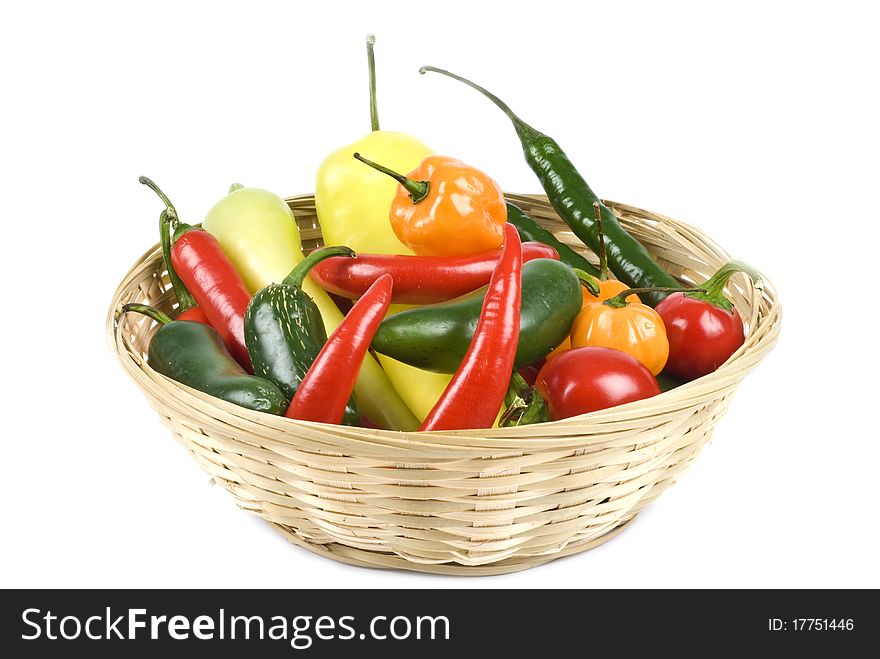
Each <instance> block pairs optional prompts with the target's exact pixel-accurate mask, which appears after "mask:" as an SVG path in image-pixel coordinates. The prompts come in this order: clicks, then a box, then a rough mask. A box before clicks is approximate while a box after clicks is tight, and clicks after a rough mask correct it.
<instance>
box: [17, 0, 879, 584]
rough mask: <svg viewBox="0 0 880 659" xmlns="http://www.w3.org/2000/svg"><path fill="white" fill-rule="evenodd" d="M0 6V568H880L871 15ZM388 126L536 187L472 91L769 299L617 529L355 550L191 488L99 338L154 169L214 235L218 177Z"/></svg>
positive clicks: (270, 182)
mask: <svg viewBox="0 0 880 659" xmlns="http://www.w3.org/2000/svg"><path fill="white" fill-rule="evenodd" d="M660 4H661V3H656V5H655V3H647V2H644V3H634V2H619V3H613V6H612V3H601V4H600V3H593V2H589V3H588V2H571V3H563V2H550V1H546V0H545V1H543V2H529V3H525V2H505V3H499V4H497V5H494V4H490V3H478V2H473V1H469V2H456V1H454V0H447V1H446V2H443V3H436V4H432V3H407V4H404V3H400V2H394V3H384V2H378V1H377V0H371V2H364V3H353V2H352V3H345V4H342V3H330V2H320V3H318V2H315V3H308V5H306V3H290V2H287V3H282V2H277V3H266V2H249V3H224V2H211V3H207V2H205V3H196V2H190V3H179V2H151V3H144V2H138V3H134V2H125V3H115V2H114V3H111V2H107V3H97V2H85V3H56V4H49V3H43V2H32V3H15V8H10V7H6V8H5V9H4V15H3V20H2V23H0V55H2V62H3V67H2V74H0V75H2V95H3V101H2V104H0V113H2V121H0V131H2V143H0V153H2V156H0V157H2V172H0V175H2V178H0V180H2V190H3V195H2V207H0V208H2V214H3V221H2V242H0V244H2V247H3V259H2V264H3V265H2V267H3V282H4V285H5V293H6V294H5V296H4V306H5V311H4V312H3V322H2V323H0V332H2V346H3V347H2V354H3V358H2V364H3V366H2V372H3V385H2V390H3V396H2V397H3V407H2V409H3V418H2V427H3V430H2V447H3V450H2V456H0V465H2V478H0V488H2V498H0V501H2V520H3V522H2V536H3V541H2V543H0V584H2V586H22V587H37V586H116V587H135V586H146V587H152V586H234V587H239V586H240V587H245V586H253V587H305V586H313V587H349V586H355V587H359V586H381V587H384V586H396V587H414V588H434V587H437V588H445V587H464V586H467V587H479V588H493V587H507V586H523V587H530V586H559V587H567V586H582V587H600V586H604V587H643V586H647V587H654V586H667V587H678V586H697V587H704V586H705V587H709V586H712V587H715V586H719V587H720V586H731V587H741V586H766V587H782V586H793V587H800V586H822V587H825V586H848V587H859V586H873V587H878V586H880V569H878V559H877V556H878V552H880V543H878V489H877V479H878V474H880V450H878V441H877V440H878V435H880V433H878V430H877V421H876V419H877V412H878V404H877V396H878V392H880V387H878V385H877V383H878V379H880V376H878V367H880V364H878V356H877V350H878V349H877V346H878V333H880V324H878V320H880V318H878V313H877V303H876V301H875V300H876V299H877V296H878V295H880V291H878V290H876V288H875V287H876V286H877V282H878V278H877V276H876V272H877V269H878V268H880V264H878V263H877V259H876V250H877V248H878V229H877V224H878V220H880V217H878V210H877V209H878V204H877V199H876V196H877V194H878V174H880V171H878V169H880V168H878V152H880V139H878V116H880V106H878V102H877V96H876V90H877V62H878V61H880V52H878V46H877V41H878V40H877V34H876V26H877V21H876V17H875V16H873V15H872V13H871V12H870V11H869V10H868V9H866V7H869V6H870V3H848V2H833V3H830V2H829V3H826V4H825V5H817V4H813V3H806V2H798V3H794V2H792V3H784V2H758V3H752V2H739V3H730V4H729V6H728V8H727V9H720V8H717V7H715V6H714V5H715V3H711V6H710V3H680V2H674V3H662V5H663V6H662V7H661V6H660ZM368 31H372V32H375V33H376V34H377V36H378V45H377V62H378V67H379V104H380V114H381V119H382V124H383V127H384V128H388V129H397V130H403V131H407V132H410V133H412V134H414V135H417V136H419V137H420V138H421V139H422V140H424V141H425V142H427V143H428V144H429V145H431V146H432V148H434V149H435V150H436V151H438V152H442V153H447V154H454V155H456V156H458V157H460V158H461V159H463V160H464V161H466V162H469V163H471V164H474V165H477V166H479V167H481V168H483V169H485V170H487V171H488V172H490V173H491V174H493V175H494V177H495V178H496V179H497V180H498V181H499V182H500V183H501V185H502V187H503V188H504V189H505V190H510V191H523V192H537V191H539V186H538V183H537V181H536V180H535V178H534V176H533V174H532V173H531V171H530V170H529V169H528V167H527V166H526V164H525V162H524V161H523V159H522V156H521V153H520V150H519V146H518V143H517V140H516V138H515V135H514V133H513V131H512V129H511V127H510V125H509V124H508V123H507V122H506V120H505V118H504V117H503V115H501V113H500V112H499V111H498V110H496V109H495V108H493V107H492V106H491V105H490V104H489V103H488V102H487V101H485V100H484V99H482V98H481V97H479V96H478V95H476V94H475V93H474V92H472V91H470V90H468V89H466V88H465V87H463V86H460V85H458V84H456V83H454V82H452V81H450V80H447V79H444V78H441V77H439V76H436V75H435V76H419V75H418V74H417V69H418V67H419V66H420V65H423V64H433V65H436V66H441V67H444V68H449V69H451V70H453V71H456V72H458V73H461V74H463V75H467V76H469V77H472V78H473V79H474V80H476V81H478V82H482V83H484V84H485V85H486V86H488V87H489V88H490V89H492V90H493V91H495V92H496V93H498V94H499V95H500V96H502V97H503V98H504V99H505V100H507V101H508V102H509V103H510V105H511V106H512V107H513V108H514V109H515V110H516V111H517V112H519V114H520V115H521V116H522V117H523V118H525V119H526V120H527V121H529V122H530V123H532V124H533V125H535V126H536V127H538V128H539V129H541V130H543V131H545V132H546V133H548V134H550V135H552V136H554V137H555V138H556V139H557V141H558V142H559V143H560V144H562V145H563V147H564V148H565V149H566V150H567V152H568V154H569V156H570V157H571V158H572V160H573V161H574V162H575V163H576V164H577V165H578V166H579V168H580V169H581V171H582V172H583V173H584V175H585V177H586V178H587V180H589V182H590V183H591V184H592V186H593V188H594V189H595V190H597V191H598V192H599V194H600V195H602V196H604V197H606V198H610V199H615V200H619V201H624V202H627V203H630V204H634V205H637V206H641V207H643V208H650V209H652V210H656V211H659V212H662V213H665V214H667V215H671V216H673V217H675V218H678V219H681V220H684V221H687V222H690V223H692V224H695V225H697V226H699V227H701V228H702V229H704V230H705V231H706V232H708V233H709V234H711V235H712V236H713V237H714V238H716V239H717V240H718V242H719V243H721V244H722V245H724V246H725V247H726V248H727V249H728V250H729V251H730V252H731V253H732V254H734V255H736V256H738V257H741V258H743V259H745V260H748V261H750V262H751V263H753V264H755V265H757V266H758V267H760V268H761V269H763V270H764V271H765V272H766V273H767V274H768V275H769V276H770V278H771V279H773V281H774V282H775V284H776V285H777V287H778V289H779V291H780V294H781V299H782V302H783V306H784V308H785V313H784V322H783V331H782V338H781V340H780V343H779V345H778V346H777V348H776V350H775V351H774V352H773V353H772V354H771V355H770V356H769V357H768V358H767V359H766V361H765V362H764V363H762V364H761V366H760V367H759V368H758V369H757V370H756V371H755V372H754V373H753V374H752V375H750V376H749V377H748V378H747V379H746V380H745V382H743V384H742V386H741V388H740V390H739V393H738V394H737V397H736V399H735V400H734V402H733V404H732V406H731V408H730V411H729V413H728V414H727V416H726V417H725V418H724V419H723V421H722V422H721V423H720V425H719V426H718V429H717V431H716V433H715V436H714V440H713V442H712V444H711V445H710V446H708V447H707V448H706V449H705V450H704V451H703V453H702V454H701V455H700V457H699V459H698V460H697V461H696V463H695V464H694V466H693V467H692V469H691V470H690V471H689V472H688V473H687V474H686V475H685V477H684V478H683V479H682V480H681V482H680V483H679V484H677V485H676V486H675V487H673V488H671V489H670V490H669V491H667V492H666V493H665V494H664V495H663V496H662V497H661V498H660V499H659V500H658V501H656V502H655V503H653V504H652V505H651V506H650V507H648V509H647V510H646V511H645V512H643V513H642V514H641V515H640V516H639V518H638V520H637V521H636V522H635V523H634V524H633V525H632V527H631V528H629V529H628V530H627V531H625V532H624V533H623V534H622V535H620V536H619V537H618V538H617V539H615V540H614V541H612V542H610V543H609V544H607V545H604V546H602V547H601V548H599V549H596V550H594V551H591V552H588V553H585V554H581V555H579V556H576V557H572V558H568V559H564V560H560V561H556V562H553V563H551V564H548V565H546V566H544V567H540V568H536V569H533V570H531V571H528V572H525V573H520V574H515V575H509V576H504V577H494V578H484V579H471V580H465V579H461V578H451V577H447V578H438V577H429V576H419V575H414V574H408V573H400V572H381V571H371V570H364V569H359V568H353V567H348V566H345V565H341V564H337V563H335V562H332V561H329V560H326V559H324V558H319V557H316V556H314V555H312V554H310V553H309V552H307V551H305V550H302V549H299V548H296V547H293V546H291V545H289V544H288V543H287V542H286V541H285V540H284V539H283V538H282V537H281V536H280V535H277V534H276V533H275V532H274V531H272V530H270V529H269V528H268V527H267V526H266V525H264V523H263V522H261V521H260V520H258V519H257V518H256V517H252V516H249V515H248V514H245V513H243V512H241V511H240V510H238V508H237V507H236V506H235V505H234V503H233V500H232V497H231V496H230V495H227V494H226V493H225V492H224V491H223V490H222V489H220V488H218V487H209V485H208V477H207V475H205V474H204V473H203V472H202V471H201V470H200V469H199V467H198V466H197V465H196V463H195V461H194V460H192V458H191V457H189V456H188V455H187V453H186V451H185V450H184V449H183V448H182V447H181V446H180V445H179V444H177V443H176V442H175V441H173V439H172V438H171V436H170V434H169V433H168V431H167V430H166V429H165V428H164V427H163V426H162V425H160V423H159V420H158V418H157V417H156V415H155V414H154V413H153V412H152V410H151V409H150V408H149V407H148V406H147V404H146V402H145V400H144V399H143V397H142V396H141V394H140V392H139V391H138V390H137V389H136V387H135V386H134V385H133V384H132V383H131V382H130V381H129V380H128V379H127V378H126V377H125V375H124V373H123V371H122V370H121V369H120V367H119V366H118V364H117V363H116V362H115V361H114V358H113V357H112V355H111V353H110V351H109V350H108V348H107V344H106V342H105V337H104V325H103V323H104V316H105V313H106V310H107V305H108V304H109V302H110V297H111V294H112V292H113V290H114V288H115V286H116V284H117V283H118V281H119V280H120V279H121V277H122V275H123V274H124V273H125V272H126V271H127V269H128V268H129V266H130V265H131V264H132V263H133V262H134V260H135V259H136V258H137V257H138V256H139V255H140V254H141V253H142V252H143V251H144V250H145V249H146V248H148V247H149V246H150V245H152V244H153V243H155V242H156V240H157V217H158V213H159V211H160V204H159V202H158V200H157V199H156V198H155V197H154V196H153V195H152V193H150V192H149V190H147V189H146V188H144V187H143V186H141V185H139V184H138V182H137V177H138V175H139V174H147V175H149V176H151V177H153V178H154V179H155V180H156V181H157V182H158V183H159V184H160V185H161V186H162V187H163V188H164V189H165V190H166V192H168V193H169V194H170V195H171V196H172V199H173V200H174V201H175V203H176V205H177V208H178V209H179V210H180V211H181V213H182V214H183V216H184V219H188V220H191V221H194V222H196V221H200V220H201V219H202V217H203V216H204V213H205V212H206V211H207V209H208V208H209V207H210V206H211V205H212V204H213V203H214V202H215V201H216V200H217V199H219V198H220V197H221V196H222V195H224V194H225V190H226V188H227V187H228V185H229V184H230V183H232V182H233V181H241V182H243V183H245V184H248V185H253V186H260V187H265V188H268V189H271V190H274V191H276V192H278V193H279V194H281V195H289V194H294V193H302V192H309V191H311V190H312V188H313V178H314V172H315V169H316V167H317V165H318V163H319V162H320V161H321V160H322V158H323V157H324V156H325V155H326V154H327V153H329V152H330V151H331V150H333V149H335V148H337V147H338V146H341V145H343V144H346V143H348V142H351V141H354V140H355V139H357V138H359V137H360V136H361V135H362V134H363V133H365V132H366V131H367V130H368V129H369V117H368V105H367V81H366V63H365V55H364V44H363V39H364V35H365V34H366V33H367V32H368Z"/></svg>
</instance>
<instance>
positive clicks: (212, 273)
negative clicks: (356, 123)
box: [121, 36, 761, 432]
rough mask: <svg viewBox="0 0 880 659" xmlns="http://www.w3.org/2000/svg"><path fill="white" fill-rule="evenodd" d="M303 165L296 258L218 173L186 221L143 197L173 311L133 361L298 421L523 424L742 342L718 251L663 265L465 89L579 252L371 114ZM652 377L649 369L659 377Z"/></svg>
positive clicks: (718, 357)
mask: <svg viewBox="0 0 880 659" xmlns="http://www.w3.org/2000/svg"><path fill="white" fill-rule="evenodd" d="M374 44H375V39H374V38H373V37H371V36H369V37H368V38H367V55H368V62H369V75H370V116H371V127H372V130H371V131H370V132H369V133H368V134H367V135H366V136H364V137H363V138H361V139H360V140H357V141H356V142H353V143H351V144H349V145H347V146H343V147H341V148H339V149H337V150H336V151H335V152H333V153H331V154H330V155H329V156H328V157H327V158H326V159H325V160H324V162H323V163H321V165H320V166H319V167H318V170H317V177H316V183H315V206H316V210H317V214H318V219H319V221H320V224H321V228H322V233H323V238H324V241H325V243H326V244H327V245H329V246H327V247H322V248H320V249H317V250H315V251H313V252H311V253H309V254H304V253H303V251H302V245H301V243H300V236H299V230H298V228H297V224H296V221H295V217H294V215H293V211H292V210H291V208H290V207H289V206H288V204H287V203H286V202H285V201H284V200H283V199H282V198H280V197H278V196H277V195H275V194H273V193H271V192H268V191H266V190H262V189H258V188H247V187H244V186H241V185H238V184H235V185H233V186H232V187H231V188H230V190H229V193H228V195H227V196H226V197H224V198H223V199H221V200H220V201H219V202H217V203H216V204H215V205H214V206H213V207H212V208H211V209H210V211H209V212H208V213H207V215H206V217H205V218H204V220H203V221H202V223H201V225H199V226H196V225H190V224H185V223H183V222H182V221H181V220H180V218H179V216H178V213H177V209H176V208H175V207H174V205H173V204H172V203H171V201H170V200H169V198H168V197H167V196H166V195H165V194H164V193H163V192H162V190H161V189H160V188H159V187H158V186H157V185H156V184H155V183H153V182H152V181H151V180H150V179H147V178H145V177H141V179H140V180H141V182H142V183H144V184H145V185H147V186H148V187H150V188H151V189H152V190H153V191H154V192H155V193H156V194H158V195H159V197H160V198H161V200H162V202H163V204H164V209H163V210H162V212H161V214H160V218H159V235H160V241H161V248H162V254H163V256H164V259H165V266H166V269H167V272H168V278H169V280H170V285H171V288H172V289H173V293H174V296H175V298H176V300H177V306H176V309H175V311H174V314H173V315H174V316H175V318H174V319H172V318H171V317H170V316H169V315H168V314H166V313H163V312H162V311H159V310H158V309H154V308H152V307H149V306H146V305H143V304H139V303H134V302H133V303H131V304H127V305H125V306H124V307H123V308H122V310H121V311H122V312H124V313H138V314H143V315H145V316H147V317H149V318H150V319H151V320H153V321H155V322H156V323H158V325H159V327H158V329H157V330H156V332H155V334H154V335H153V337H152V340H151V343H150V346H149V351H148V363H149V365H150V366H151V367H152V368H153V369H155V370H156V371H157V372H159V373H161V374H162V375H165V376H167V377H169V378H171V379H173V380H176V381H178V382H180V383H181V384H183V385H186V386H188V387H191V388H193V389H196V390H198V391H200V392H202V393H205V394H208V395H211V396H214V397H216V398H219V399H222V400H224V401H226V402H227V403H229V404H232V405H238V406H240V407H244V408H247V409H250V410H253V411H255V412H262V413H267V414H276V415H283V416H286V417H288V418H291V419H297V420H300V421H304V422H317V423H329V424H345V425H351V426H362V427H369V428H381V429H387V430H400V431H416V430H419V431H441V432H442V431H453V430H465V429H480V428H490V427H493V426H517V425H523V424H530V423H541V422H546V421H550V420H558V419H563V418H568V417H571V416H576V415H579V414H585V413H589V412H593V411H596V410H600V409H605V408H608V407H612V406H615V405H621V404H624V403H629V402H633V401H637V400H642V399H644V398H648V397H650V396H655V395H658V394H660V393H661V392H662V391H663V390H664V389H668V388H670V387H673V386H677V385H679V384H681V383H684V382H687V381H690V380H693V379H696V378H699V377H702V376H704V375H707V374H708V373H711V372H713V371H714V370H716V369H717V368H718V367H720V366H721V365H722V364H723V363H724V362H726V361H727V360H728V359H729V358H730V357H731V356H732V355H733V354H734V353H735V352H736V351H737V350H738V349H739V348H740V347H741V346H742V345H743V343H744V341H745V331H744V326H743V322H742V319H741V317H740V316H739V314H738V312H737V310H736V309H735V307H734V306H733V304H732V302H731V301H730V299H729V298H728V297H727V296H726V293H725V290H726V288H727V285H728V282H729V279H730V277H731V276H732V275H733V274H735V273H745V274H746V275H748V277H749V278H750V279H751V281H752V283H753V285H754V286H756V287H758V288H760V286H761V279H760V276H759V274H758V273H757V272H756V271H755V270H754V269H752V268H751V267H750V266H748V265H747V264H745V263H742V262H740V261H732V262H730V263H728V264H725V265H724V266H723V267H721V268H720V269H719V270H718V271H717V272H716V273H715V274H714V275H713V276H711V277H709V278H708V279H707V280H706V281H705V282H703V283H702V284H700V285H684V284H683V283H682V282H680V281H679V280H678V279H676V278H675V277H673V276H672V275H670V274H669V273H667V272H666V271H665V270H664V269H663V268H662V267H661V265H660V264H659V263H657V261H655V260H654V258H653V257H652V256H651V254H650V253H649V252H648V251H647V250H646V249H645V248H644V246H643V245H642V244H641V243H639V242H638V240H636V239H635V238H634V237H633V236H632V235H630V234H629V233H628V232H627V231H626V229H625V228H624V227H623V226H621V224H620V223H619V221H618V219H617V217H616V216H615V214H614V212H613V211H612V210H611V209H610V208H608V207H607V206H606V205H605V204H604V203H603V202H602V201H601V200H600V199H599V198H598V197H597V195H596V194H595V193H594V192H593V191H592V189H591V188H590V187H589V185H588V184H587V183H586V181H585V180H584V179H583V177H582V176H581V175H580V174H579V173H578V171H577V169H575V167H574V165H573V164H572V163H571V162H570V161H569V159H568V157H567V156H566V155H565V153H564V152H563V151H562V149H561V148H560V146H559V145H558V144H557V143H556V142H555V141H554V140H553V139H552V138H550V137H549V136H547V135H545V134H543V133H541V132H540V131H538V130H536V129H535V128H533V127H532V126H530V125H529V124H526V123H525V122H524V121H523V120H522V119H520V118H519V117H518V116H517V115H516V114H514V112H513V111H512V110H511V109H510V107H509V106H508V105H507V104H506V103H504V102H503V101H502V100H501V99H499V98H498V97H497V96H495V95H494V94H492V93H490V92H489V91H487V90H486V89H484V88H483V87H481V86H479V85H477V84H475V83H473V82H471V81H469V80H467V79H465V78H462V77H460V76H458V75H456V74H453V73H450V72H448V71H444V70H442V69H438V68H435V67H430V66H426V67H422V69H420V72H421V73H426V72H433V73H438V74H441V75H443V76H447V77H449V78H452V79H454V80H457V81H459V82H461V83H463V84H465V85H468V86H469V87H471V88H473V89H475V90H476V91H477V92H479V93H480V94H482V95H483V96H485V97H486V98H488V99H489V100H490V101H491V102H492V103H494V104H495V105H496V106H497V107H498V108H500V109H501V110H502V112H504V114H505V115H506V116H507V117H508V119H509V120H510V121H511V122H512V124H513V127H514V129H515V132H516V135H517V136H518V138H519V141H520V143H521V145H522V148H523V152H524V155H525V159H526V162H527V163H528V165H529V166H530V167H531V168H532V169H533V170H534V172H535V174H536V175H537V177H538V180H539V181H540V183H541V184H542V186H543V188H544V191H545V193H546V195H547V198H548V199H549V201H550V203H551V204H552V206H553V208H554V209H555V211H556V213H557V214H558V215H559V217H560V218H561V219H562V220H563V221H564V222H565V223H566V224H567V225H568V227H569V228H570V229H571V231H572V232H573V233H574V234H575V235H576V236H577V237H578V238H579V239H580V240H581V241H582V242H583V243H584V244H585V245H587V246H588V247H589V248H590V249H592V250H593V252H594V253H595V255H596V257H597V258H596V259H595V260H588V259H587V258H586V257H585V256H584V255H582V254H580V253H578V252H576V251H574V250H573V249H572V248H571V247H570V246H568V245H566V244H564V243H562V242H560V241H559V240H558V239H557V238H556V236H554V235H553V234H552V233H550V232H549V231H547V230H546V229H543V228H542V227H540V226H539V225H538V224H537V223H536V222H535V221H534V220H533V219H532V218H530V217H529V216H528V215H527V214H526V213H525V212H524V211H523V210H522V209H521V208H519V207H517V206H516V205H514V204H512V203H510V202H509V201H508V200H507V199H505V197H504V194H503V192H502V191H501V187H500V186H499V185H498V183H497V182H496V181H495V180H493V179H492V178H491V177H490V176H489V175H488V174H486V173H485V172H483V171H481V170H480V169H478V168H476V167H473V166H470V165H468V164H465V163H463V162H462V161H460V160H458V159H456V158H452V157H447V156H440V155H435V154H434V153H433V152H432V151H431V150H430V149H429V148H428V147H427V146H425V144H424V143H422V142H421V141H419V140H417V139H416V138H414V137H411V136H409V135H406V134H404V133H399V132H391V131H383V130H381V129H380V127H379V118H378V111H377V103H376V84H375V65H374V61H375V58H374V52H373V51H374ZM661 383H662V384H661Z"/></svg>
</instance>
